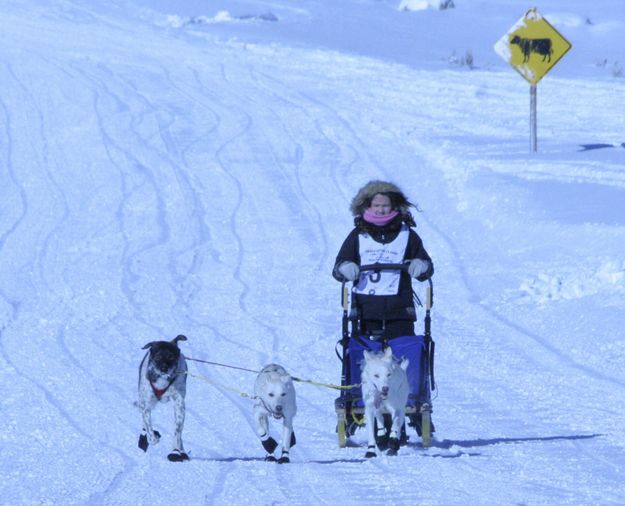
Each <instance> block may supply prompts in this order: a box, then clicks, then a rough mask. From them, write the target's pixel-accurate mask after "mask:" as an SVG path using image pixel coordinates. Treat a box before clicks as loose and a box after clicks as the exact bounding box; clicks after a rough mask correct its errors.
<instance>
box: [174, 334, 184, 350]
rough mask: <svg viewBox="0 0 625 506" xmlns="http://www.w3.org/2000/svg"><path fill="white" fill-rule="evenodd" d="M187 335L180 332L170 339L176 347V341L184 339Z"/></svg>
mask: <svg viewBox="0 0 625 506" xmlns="http://www.w3.org/2000/svg"><path fill="white" fill-rule="evenodd" d="M186 340H187V337H186V336H183V335H182V334H178V335H177V336H176V337H174V338H173V339H172V341H171V342H172V343H173V344H175V345H176V347H177V346H178V341H186Z"/></svg>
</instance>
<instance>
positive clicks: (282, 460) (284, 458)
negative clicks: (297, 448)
mask: <svg viewBox="0 0 625 506" xmlns="http://www.w3.org/2000/svg"><path fill="white" fill-rule="evenodd" d="M289 462H291V459H290V458H289V456H288V455H284V454H283V455H282V457H280V458H279V459H278V464H288V463H289Z"/></svg>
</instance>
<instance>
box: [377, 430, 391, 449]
mask: <svg viewBox="0 0 625 506" xmlns="http://www.w3.org/2000/svg"><path fill="white" fill-rule="evenodd" d="M375 442H376V444H377V445H378V448H379V449H380V450H381V451H384V450H386V449H387V448H388V447H389V437H388V434H384V435H383V436H376V437H375Z"/></svg>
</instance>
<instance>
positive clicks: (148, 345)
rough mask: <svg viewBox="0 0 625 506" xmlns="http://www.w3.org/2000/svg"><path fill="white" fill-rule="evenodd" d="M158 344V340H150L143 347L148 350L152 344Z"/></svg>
mask: <svg viewBox="0 0 625 506" xmlns="http://www.w3.org/2000/svg"><path fill="white" fill-rule="evenodd" d="M155 344H156V341H150V342H149V343H148V344H146V345H145V346H144V347H143V348H141V349H142V350H147V349H148V348H151V347H152V346H154V345H155Z"/></svg>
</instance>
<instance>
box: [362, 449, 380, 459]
mask: <svg viewBox="0 0 625 506" xmlns="http://www.w3.org/2000/svg"><path fill="white" fill-rule="evenodd" d="M377 456H378V454H377V453H376V452H375V446H369V447H367V453H365V458H366V459H371V458H373V457H377Z"/></svg>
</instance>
